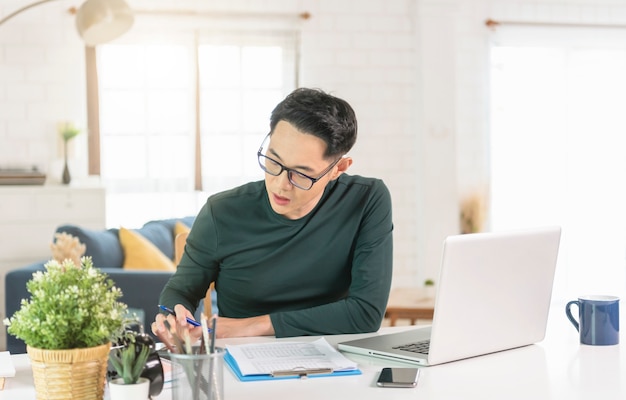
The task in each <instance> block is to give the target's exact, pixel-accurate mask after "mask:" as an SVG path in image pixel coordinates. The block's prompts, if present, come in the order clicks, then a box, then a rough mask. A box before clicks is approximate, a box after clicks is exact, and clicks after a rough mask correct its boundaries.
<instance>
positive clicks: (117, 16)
mask: <svg viewBox="0 0 626 400" xmlns="http://www.w3.org/2000/svg"><path fill="white" fill-rule="evenodd" d="M133 21H134V17H133V12H132V10H131V9H130V7H129V6H128V4H126V2H125V1H124V0H87V1H86V2H84V3H83V5H82V6H80V8H79V9H78V12H77V13H76V28H77V29H78V33H79V34H80V36H81V37H82V38H83V40H84V41H85V44H87V46H95V45H97V44H102V43H106V42H108V41H111V40H113V39H116V38H118V37H119V36H121V35H123V34H124V33H125V32H126V31H128V30H129V29H130V27H131V26H132V25H133Z"/></svg>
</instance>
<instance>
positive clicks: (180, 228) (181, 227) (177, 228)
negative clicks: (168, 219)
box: [174, 221, 191, 238]
mask: <svg viewBox="0 0 626 400" xmlns="http://www.w3.org/2000/svg"><path fill="white" fill-rule="evenodd" d="M190 230H191V228H190V227H188V226H187V224H185V223H183V222H182V221H176V224H175V225H174V238H176V236H178V235H180V234H181V233H189V231H190Z"/></svg>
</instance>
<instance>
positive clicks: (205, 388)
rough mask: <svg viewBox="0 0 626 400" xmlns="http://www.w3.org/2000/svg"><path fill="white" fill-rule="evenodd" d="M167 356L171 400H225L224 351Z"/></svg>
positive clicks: (194, 349) (197, 349)
mask: <svg viewBox="0 0 626 400" xmlns="http://www.w3.org/2000/svg"><path fill="white" fill-rule="evenodd" d="M200 350H201V349H200V346H195V347H194V348H193V350H192V352H191V353H173V352H170V359H171V362H172V400H224V350H223V349H220V348H215V350H214V351H213V352H210V351H209V352H204V349H202V350H203V351H202V352H200Z"/></svg>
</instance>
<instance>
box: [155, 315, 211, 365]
mask: <svg viewBox="0 0 626 400" xmlns="http://www.w3.org/2000/svg"><path fill="white" fill-rule="evenodd" d="M174 312H175V313H176V316H174V315H168V316H165V315H163V314H161V313H159V314H157V315H156V317H155V319H154V322H153V323H152V325H151V328H152V333H154V334H155V335H156V336H157V337H158V338H159V339H160V340H161V342H163V344H165V346H166V347H167V348H168V349H169V350H170V351H173V349H177V352H183V353H184V352H185V350H184V349H182V346H184V345H185V344H186V343H187V345H189V346H191V345H193V344H195V343H196V342H197V341H198V339H200V337H201V336H202V327H194V326H193V325H191V324H190V323H188V322H187V318H191V319H194V318H193V314H192V313H191V312H190V311H189V310H187V309H186V308H185V307H183V306H182V305H180V304H177V305H176V307H174Z"/></svg>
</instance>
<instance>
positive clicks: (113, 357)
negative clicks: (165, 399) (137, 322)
mask: <svg viewBox="0 0 626 400" xmlns="http://www.w3.org/2000/svg"><path fill="white" fill-rule="evenodd" d="M119 343H120V345H119V346H118V347H117V348H116V349H115V350H113V351H112V352H111V354H110V356H109V361H110V362H111V365H113V368H114V369H115V371H116V372H117V375H118V378H114V379H112V380H111V381H110V382H109V393H110V395H111V400H125V399H147V398H148V395H149V393H150V380H149V379H148V378H144V377H141V373H142V372H143V369H144V367H145V366H146V362H147V361H148V357H149V355H150V346H149V345H148V344H145V343H139V342H138V341H137V340H136V336H135V335H134V334H133V333H131V332H127V333H126V334H125V336H124V337H123V338H122V340H121V341H120V342H119Z"/></svg>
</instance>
